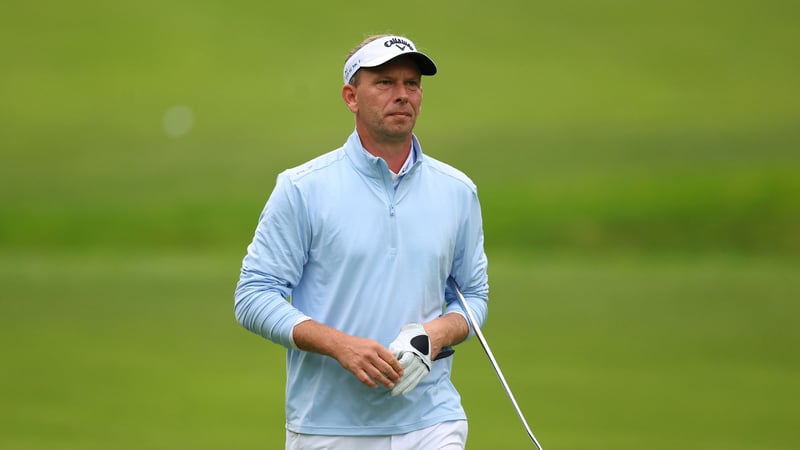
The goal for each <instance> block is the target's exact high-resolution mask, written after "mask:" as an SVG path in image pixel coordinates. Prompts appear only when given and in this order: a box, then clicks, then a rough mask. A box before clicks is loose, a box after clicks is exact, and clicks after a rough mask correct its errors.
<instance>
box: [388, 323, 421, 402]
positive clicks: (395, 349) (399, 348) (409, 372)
mask: <svg viewBox="0 0 800 450" xmlns="http://www.w3.org/2000/svg"><path fill="white" fill-rule="evenodd" d="M389 351H390V352H392V353H393V354H394V356H396V357H397V359H398V360H399V361H400V365H401V366H403V376H402V377H401V378H400V381H399V382H398V383H397V384H396V385H395V386H394V388H392V395H398V394H403V395H406V394H408V393H409V392H411V391H412V390H413V389H414V388H415V387H417V384H419V382H420V381H422V379H423V378H425V377H426V376H427V375H428V374H429V373H430V371H431V340H430V338H429V337H428V333H426V332H425V328H423V327H422V325H420V324H418V323H409V324H406V325H403V328H402V329H401V330H400V334H399V335H398V336H397V338H396V339H395V340H394V342H392V343H391V344H390V345H389Z"/></svg>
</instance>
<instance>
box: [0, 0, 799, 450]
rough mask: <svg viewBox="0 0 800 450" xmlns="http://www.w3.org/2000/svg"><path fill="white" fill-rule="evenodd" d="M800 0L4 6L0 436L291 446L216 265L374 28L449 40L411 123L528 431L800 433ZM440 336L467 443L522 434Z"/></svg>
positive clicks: (274, 383)
mask: <svg viewBox="0 0 800 450" xmlns="http://www.w3.org/2000/svg"><path fill="white" fill-rule="evenodd" d="M798 13H800V7H798V3H797V2H792V1H778V0H766V1H741V0H735V1H725V2H723V1H683V0H680V1H674V2H648V1H644V2H643V1H612V0H599V1H577V0H572V1H570V0H567V1H561V2H555V3H553V2H551V3H545V2H537V1H524V2H523V1H518V2H515V1H509V0H500V1H494V2H478V1H471V0H470V1H459V2H455V1H452V2H451V1H442V2H420V1H411V2H403V3H390V2H379V3H369V4H364V3H361V2H325V3H323V2H320V3H319V4H310V3H307V2H294V3H291V2H280V3H279V4H270V3H267V2H255V1H242V0H237V1H228V2H212V1H194V2H189V1H168V2H152V1H142V2H119V1H110V2H98V1H84V2H78V3H75V2H72V3H70V2H54V1H46V2H27V3H22V2H17V3H15V4H9V5H6V6H4V8H3V13H2V14H0V55H2V60H1V62H0V65H1V67H2V70H0V205H1V206H0V287H2V289H0V292H1V293H2V300H0V343H2V344H0V348H2V353H1V355H2V360H1V361H2V362H0V448H4V449H5V448H8V449H57V450H60V449H112V448H113V449H177V448H181V449H231V448H236V449H240V448H241V449H245V448H250V449H255V448H262V449H278V448H283V382H284V366H283V364H284V362H283V353H284V352H283V350H282V348H280V347H278V346H276V345H273V344H270V343H269V342H267V341H265V340H263V339H261V338H258V337H257V336H255V335H253V334H250V333H249V332H247V331H245V330H244V329H243V328H241V327H240V326H239V325H238V324H237V323H236V322H235V320H234V317H233V288H234V286H235V283H236V281H237V279H238V271H239V267H240V263H241V258H242V256H243V255H244V252H245V247H246V246H247V244H248V243H249V241H250V239H251V237H252V233H253V230H254V228H255V225H256V221H257V218H258V214H259V213H260V211H261V208H262V207H263V204H264V202H265V201H266V198H267V196H268V195H269V192H270V191H271V190H272V187H273V186H274V180H275V177H276V175H277V173H278V172H279V171H281V170H283V169H284V168H287V167H290V166H294V165H297V164H299V163H301V162H303V161H305V160H307V159H310V158H311V157H313V156H316V155H318V154H320V153H323V152H325V151H328V150H330V149H333V148H335V147H337V146H339V145H340V144H341V143H342V142H343V141H344V140H345V138H346V137H347V135H348V134H349V133H350V131H351V130H352V127H353V119H352V117H351V115H350V113H349V112H348V111H347V109H346V108H345V106H344V105H343V103H342V101H341V98H340V95H339V92H340V88H341V66H342V64H343V60H344V57H345V55H346V53H347V51H348V50H349V49H350V48H352V47H353V46H354V45H355V44H357V43H358V42H359V41H360V40H361V39H362V38H364V37H365V36H367V35H369V34H373V33H383V32H393V33H400V34H405V35H407V36H409V37H410V38H412V39H413V40H415V41H416V42H417V44H418V45H419V46H420V47H421V48H422V49H423V50H424V51H426V52H428V53H429V54H430V55H432V56H433V57H434V59H435V60H436V62H437V64H438V65H439V69H440V73H439V74H437V75H436V76H435V77H431V78H426V79H425V80H424V86H425V95H426V97H425V101H424V114H423V116H422V117H421V119H420V122H419V123H418V126H417V134H418V136H419V137H420V139H421V141H422V144H423V148H424V150H425V151H426V152H427V153H429V154H431V155H433V156H435V157H437V158H439V159H442V160H444V161H447V162H449V163H451V164H453V165H455V166H456V167H458V168H460V169H462V170H463V171H465V172H466V173H467V174H469V175H470V176H471V177H472V179H473V180H474V181H475V182H476V183H477V184H478V186H479V195H480V198H481V202H482V206H483V213H484V225H485V232H486V250H487V253H488V256H489V258H490V283H491V303H490V315H489V319H488V322H487V323H486V326H485V329H484V331H485V334H486V336H487V338H488V339H489V341H490V343H491V344H492V347H493V350H494V352H495V354H496V356H497V358H498V361H499V362H500V365H501V367H502V368H503V370H504V372H505V375H506V377H507V379H508V381H509V383H510V384H511V387H512V388H513V389H514V392H515V394H516V397H517V400H518V401H519V403H520V405H521V406H522V408H523V410H524V411H525V414H526V416H527V418H528V421H529V423H530V424H531V426H532V427H533V429H534V431H535V432H536V434H537V437H538V438H539V440H540V441H541V443H542V444H543V446H544V448H545V449H547V450H557V449H563V450H567V449H615V450H622V449H631V450H634V449H645V448H646V449H672V448H687V449H752V448H761V449H794V448H797V442H798V440H799V439H800V431H798V430H800V429H799V428H798V426H797V423H798V421H800V412H798V409H797V407H796V400H797V398H798V396H799V395H800V387H799V385H798V382H797V380H798V379H800V361H798V357H797V348H798V346H799V345H800V331H799V327H798V325H800V324H798V317H799V316H798V314H799V313H800V306H798V299H800V277H798V276H797V274H798V273H800V272H799V271H798V269H799V268H800V126H798V124H800V84H799V83H798V79H800V63H798V58H797V42H800V27H798V26H797V24H798V19H799V18H800V14H798ZM176 106H182V107H187V108H190V109H191V112H192V115H193V122H192V127H191V129H190V130H189V131H188V133H186V134H183V135H181V136H171V135H170V134H169V133H167V132H166V130H165V127H164V120H165V115H166V114H167V111H168V110H170V108H173V107H176ZM355 220H357V219H355ZM455 358H456V359H455V374H454V379H455V382H456V384H457V386H458V387H459V389H460V391H461V393H462V397H463V401H464V405H465V407H466V409H467V413H468V416H469V418H470V438H469V443H468V448H469V449H473V450H479V449H524V448H532V444H531V443H530V442H528V441H527V437H526V435H525V433H524V430H523V428H522V426H521V425H520V423H519V421H518V420H517V417H516V415H515V413H514V411H513V409H512V407H511V405H510V403H509V402H508V400H507V398H506V397H505V394H504V393H503V391H502V389H501V387H500V385H499V383H498V381H497V379H496V377H495V375H494V373H493V372H492V369H491V367H490V366H489V363H488V361H487V360H486V358H485V356H484V355H483V353H482V350H481V349H480V346H479V345H478V343H477V341H474V340H473V341H470V342H468V343H466V344H464V345H462V346H461V347H459V350H458V352H457V354H456V356H455Z"/></svg>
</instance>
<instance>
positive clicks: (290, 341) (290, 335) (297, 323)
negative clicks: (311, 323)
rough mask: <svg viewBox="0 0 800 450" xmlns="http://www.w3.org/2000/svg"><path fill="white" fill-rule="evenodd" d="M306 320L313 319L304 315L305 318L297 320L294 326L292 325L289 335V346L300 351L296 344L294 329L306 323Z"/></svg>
mask: <svg viewBox="0 0 800 450" xmlns="http://www.w3.org/2000/svg"><path fill="white" fill-rule="evenodd" d="M306 320H311V317H308V316H305V315H304V316H302V317H300V318H299V319H297V320H296V321H295V322H294V325H292V331H291V333H289V345H290V346H291V347H292V348H293V349H295V350H300V349H299V348H298V347H297V344H295V343H294V327H296V326H298V325H300V324H301V323H303V322H305V321H306Z"/></svg>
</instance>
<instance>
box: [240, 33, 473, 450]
mask: <svg viewBox="0 0 800 450" xmlns="http://www.w3.org/2000/svg"><path fill="white" fill-rule="evenodd" d="M436 70H437V69H436V65H435V64H434V62H433V60H431V58H429V57H428V56H426V55H425V54H423V53H421V52H420V51H419V50H418V48H417V46H416V44H414V43H413V42H412V41H411V40H410V39H408V38H406V37H402V36H389V35H380V36H372V37H370V38H368V39H366V40H365V41H364V42H362V43H361V44H360V45H359V46H358V47H356V48H355V49H354V50H353V51H352V52H351V53H350V55H348V57H347V58H346V61H345V63H344V68H343V80H344V86H343V87H342V99H343V100H344V103H345V105H346V106H347V108H348V109H349V110H350V111H351V112H352V113H353V116H354V117H355V130H354V131H353V133H352V134H351V135H350V136H349V137H348V138H347V140H346V141H345V142H344V145H342V146H341V147H339V148H338V149H336V150H333V151H331V152H329V153H326V154H323V155H322V156H319V157H317V158H315V159H312V160H311V161H309V162H307V163H305V164H302V165H300V166H298V167H295V168H293V169H289V170H286V171H284V172H282V173H281V174H280V175H278V178H277V182H276V185H275V188H274V190H273V192H272V194H271V196H270V197H269V200H268V201H267V203H266V206H265V207H264V210H263V212H262V213H261V216H260V219H259V222H258V226H257V228H256V231H255V237H254V238H253V241H252V243H251V244H250V245H249V247H248V249H247V255H246V256H245V257H244V260H243V262H242V269H241V277H240V279H239V282H238V284H237V286H236V292H235V306H234V310H235V315H236V319H237V320H238V321H239V323H241V324H242V326H244V327H245V328H246V329H248V330H250V331H252V332H254V333H256V334H259V335H261V336H263V337H264V338H266V339H269V340H270V341H272V342H275V343H277V344H280V345H282V346H284V347H286V348H287V349H288V352H287V356H286V449H347V450H359V449H365V450H366V449H369V450H382V449H386V450H389V449H392V450H399V449H415V450H419V449H430V450H434V449H436V450H440V449H463V448H464V447H465V444H466V440H467V422H466V415H465V413H464V409H463V407H462V405H461V400H460V396H459V393H458V392H457V391H456V389H455V387H454V386H453V383H452V382H451V381H450V373H451V370H452V364H453V359H454V357H448V356H449V355H450V354H452V351H453V350H452V349H451V348H450V347H451V346H453V345H455V344H458V343H460V342H462V341H464V340H465V339H467V337H468V336H469V335H470V333H471V331H470V327H469V326H468V322H467V320H466V318H465V315H464V311H463V310H462V309H461V307H460V306H459V304H458V301H457V297H456V294H455V292H454V291H452V290H451V288H450V287H449V286H450V285H449V283H448V279H449V278H450V277H452V278H453V279H454V280H455V281H456V283H458V285H459V286H461V288H462V292H463V294H464V296H465V297H466V300H467V302H468V303H469V306H470V307H471V309H472V311H473V313H474V314H475V315H476V318H477V321H478V322H479V323H480V324H482V323H483V321H484V320H485V318H486V314H487V300H488V297H487V295H488V279H487V272H486V268H487V260H486V255H485V253H484V249H483V226H482V219H481V211H480V205H479V202H478V196H477V191H476V187H475V185H474V184H473V183H472V181H470V179H469V178H467V177H466V176H465V175H464V174H463V173H461V172H460V171H458V170H456V169H454V168H453V167H451V166H449V165H447V164H445V163H443V162H440V161H438V160H436V159H434V158H432V157H430V156H428V155H427V154H425V153H423V151H422V147H421V145H420V142H419V140H418V139H417V137H416V136H415V135H414V134H413V130H414V125H415V123H416V121H417V118H418V116H419V114H420V109H421V104H422V91H423V90H422V75H427V76H430V75H434V74H435V73H436Z"/></svg>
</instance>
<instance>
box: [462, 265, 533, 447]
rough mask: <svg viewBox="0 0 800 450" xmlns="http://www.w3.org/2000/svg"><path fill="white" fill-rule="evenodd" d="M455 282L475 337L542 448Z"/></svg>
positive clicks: (530, 434)
mask: <svg viewBox="0 0 800 450" xmlns="http://www.w3.org/2000/svg"><path fill="white" fill-rule="evenodd" d="M451 281H452V282H453V287H454V288H455V290H456V296H457V297H458V303H459V304H461V308H463V309H464V312H465V313H466V314H467V319H468V320H469V324H470V326H471V327H472V330H473V331H474V332H475V337H477V338H478V342H480V343H481V347H483V351H484V352H486V356H488V357H489V362H490V363H491V364H492V368H494V371H495V373H497V378H499V379H500V384H502V385H503V389H505V391H506V395H508V398H509V399H510V400H511V404H512V405H514V409H515V410H516V411H517V416H519V420H520V421H522V425H523V426H524V427H525V431H526V432H528V437H530V438H531V441H533V443H534V445H536V448H538V449H539V450H542V446H541V445H540V444H539V441H537V440H536V436H534V435H533V431H531V427H530V426H528V421H526V420H525V415H523V414H522V409H520V407H519V404H518V403H517V400H516V399H515V398H514V394H513V393H512V392H511V387H510V386H509V385H508V382H507V381H506V377H504V376H503V371H502V370H500V365H499V364H497V360H496V359H495V357H494V354H493V353H492V349H491V348H489V343H488V342H487V341H486V338H485V337H483V333H482V332H481V327H480V326H478V321H477V320H475V315H474V314H472V309H470V307H469V305H468V304H467V299H465V298H464V294H462V293H461V288H459V287H458V283H456V281H455V280H453V279H451Z"/></svg>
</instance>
